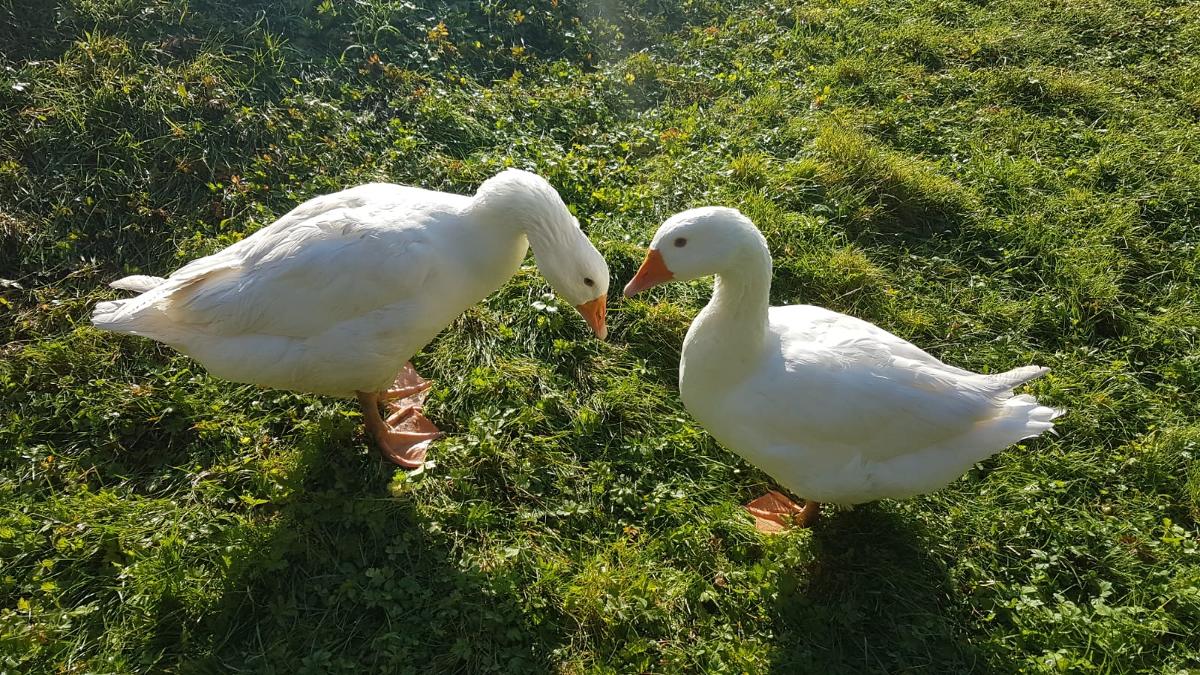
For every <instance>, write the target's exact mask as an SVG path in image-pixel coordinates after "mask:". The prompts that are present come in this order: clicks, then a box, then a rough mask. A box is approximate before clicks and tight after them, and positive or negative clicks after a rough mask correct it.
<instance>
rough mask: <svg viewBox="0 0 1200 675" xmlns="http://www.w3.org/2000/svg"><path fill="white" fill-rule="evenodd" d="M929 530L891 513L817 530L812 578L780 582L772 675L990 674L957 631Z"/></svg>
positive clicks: (871, 510)
mask: <svg viewBox="0 0 1200 675" xmlns="http://www.w3.org/2000/svg"><path fill="white" fill-rule="evenodd" d="M926 540H927V538H926V537H925V536H924V532H923V528H921V527H920V525H919V524H918V523H916V522H915V521H913V520H912V519H911V518H907V517H905V516H904V515H902V514H900V513H897V512H895V511H893V510H891V509H890V508H889V507H888V506H886V505H880V504H869V505H866V506H862V507H859V508H856V509H854V510H851V511H844V512H840V513H837V514H836V515H833V517H831V518H828V519H826V520H825V521H824V522H823V523H821V524H820V525H818V526H817V527H816V528H815V529H814V530H813V539H812V544H811V550H812V553H813V558H812V561H811V563H810V564H809V565H808V566H807V569H801V570H794V571H793V572H792V574H791V575H788V576H784V577H783V578H781V581H780V592H779V599H778V604H777V611H776V622H775V623H776V625H775V628H776V634H777V635H778V636H779V639H778V640H777V644H778V645H780V648H779V649H778V651H777V652H776V654H775V655H774V658H773V660H772V664H771V672H774V673H797V672H822V673H868V672H871V673H875V672H878V673H897V672H914V671H920V672H953V673H968V672H969V673H984V672H993V671H990V670H988V667H987V666H986V665H985V664H984V663H983V658H982V656H981V655H980V654H979V653H978V652H977V650H976V649H975V648H974V647H973V646H972V645H971V643H970V642H969V640H968V639H967V636H966V631H965V630H963V629H962V628H961V627H960V626H959V625H957V621H956V617H955V615H954V614H955V611H956V610H955V609H954V608H955V602H954V601H953V599H952V598H951V597H950V596H951V589H950V583H951V582H950V580H949V576H948V572H947V569H946V567H945V565H944V564H943V563H942V561H940V560H938V559H936V558H935V557H934V556H932V555H931V554H930V553H929V551H928V550H927V546H926V545H925V544H924V543H923V542H924V541H926Z"/></svg>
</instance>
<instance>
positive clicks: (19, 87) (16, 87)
mask: <svg viewBox="0 0 1200 675" xmlns="http://www.w3.org/2000/svg"><path fill="white" fill-rule="evenodd" d="M28 86H29V83H28V82H14V83H13V86H12V88H13V91H25V87H28Z"/></svg>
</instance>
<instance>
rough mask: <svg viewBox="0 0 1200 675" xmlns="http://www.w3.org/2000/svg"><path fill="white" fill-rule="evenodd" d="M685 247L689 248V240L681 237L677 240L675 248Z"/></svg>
mask: <svg viewBox="0 0 1200 675" xmlns="http://www.w3.org/2000/svg"><path fill="white" fill-rule="evenodd" d="M684 246H687V238H685V237H679V238H678V239H676V240H675V248H683V247H684Z"/></svg>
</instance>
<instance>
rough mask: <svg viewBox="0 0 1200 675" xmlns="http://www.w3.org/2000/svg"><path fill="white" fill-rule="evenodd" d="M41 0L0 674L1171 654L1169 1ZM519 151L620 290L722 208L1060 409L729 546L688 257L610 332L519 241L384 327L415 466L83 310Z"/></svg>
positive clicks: (1, 444)
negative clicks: (434, 331) (840, 507)
mask: <svg viewBox="0 0 1200 675" xmlns="http://www.w3.org/2000/svg"><path fill="white" fill-rule="evenodd" d="M34 4H41V3H24V2H20V1H19V0H0V52H3V59H2V60H3V63H4V65H6V66H7V68H6V69H4V70H3V71H0V107H2V108H3V110H4V115H3V117H2V118H0V125H3V126H0V276H2V277H4V278H6V279H10V280H16V281H18V282H19V284H20V287H14V286H11V285H6V286H4V287H3V288H0V293H2V295H0V312H2V313H3V314H2V316H3V317H4V318H3V319H2V320H0V344H4V346H3V347H2V350H3V360H2V361H0V397H2V401H0V559H3V560H4V561H5V565H4V567H3V572H0V575H2V576H0V671H4V670H11V671H25V672H39V671H43V672H44V671H51V670H58V669H66V670H73V671H74V670H79V671H83V670H88V671H144V670H147V669H161V670H182V671H188V672H190V671H221V670H225V669H229V668H233V667H245V668H247V669H251V670H257V671H262V672H297V671H298V672H312V673H323V672H361V671H362V670H363V669H366V670H375V671H386V672H405V671H406V670H407V671H415V670H427V669H432V670H436V671H479V670H488V669H496V670H513V671H528V670H529V669H539V670H540V669H545V668H554V669H558V670H561V671H565V672H580V671H586V670H599V671H604V670H611V671H620V672H634V671H639V670H640V671H666V672H672V671H683V670H701V669H703V670H708V671H717V670H741V671H762V670H767V669H775V670H777V671H779V672H797V671H804V670H809V671H813V672H864V671H889V672H895V671H899V670H906V669H910V670H924V671H931V672H938V671H941V672H946V671H951V672H963V671H968V670H974V671H979V672H1018V671H1025V672H1055V671H1072V672H1092V671H1096V672H1132V671H1135V670H1144V671H1150V672H1164V673H1173V672H1176V671H1178V670H1179V669H1181V668H1186V667H1193V668H1194V667H1200V638H1198V637H1197V635H1200V631H1197V628H1196V627H1197V625H1200V551H1198V546H1200V545H1198V542H1197V537H1198V535H1200V529H1198V526H1197V516H1198V515H1200V470H1198V469H1196V468H1194V467H1195V465H1194V459H1193V456H1194V454H1195V453H1196V452H1197V450H1198V449H1200V424H1197V422H1196V420H1197V419H1198V418H1200V403H1198V401H1200V398H1198V397H1197V389H1198V388H1200V354H1198V351H1197V330H1198V328H1200V306H1198V303H1200V268H1198V261H1200V254H1198V253H1197V248H1196V246H1197V240H1198V238H1200V223H1198V218H1200V217H1198V215H1197V214H1198V213H1200V80H1198V79H1197V75H1196V73H1197V72H1200V6H1197V5H1196V4H1195V3H1188V2H1169V1H1158V2H1155V1H1149V0H1131V1H1129V2H1123V3H1110V2H1104V1H1101V0H1013V1H1011V2H999V1H998V0H993V1H991V2H988V1H987V0H978V1H976V2H966V1H962V0H902V1H897V2H885V1H884V0H851V1H846V2H833V1H832V0H814V1H812V2H800V1H793V0H783V1H781V2H778V3H776V4H763V3H744V6H741V7H739V6H722V3H718V2H716V1H715V0H713V1H711V2H707V3H706V2H703V1H693V0H684V1H683V2H677V1H675V0H666V1H664V2H653V3H651V2H647V3H646V4H642V5H630V4H627V3H622V2H617V3H597V4H595V5H586V6H577V5H576V4H574V3H573V2H570V1H568V0H561V2H553V1H552V2H543V1H541V0H538V1H537V2H533V3H531V4H526V3H511V2H507V1H506V0H501V1H500V2H496V3H491V4H489V5H488V7H490V8H491V9H490V10H488V11H484V10H481V9H479V8H478V7H476V8H475V9H469V7H470V4H469V3H457V2H454V3H449V4H446V5H437V6H436V7H435V8H432V9H429V10H418V9H415V8H414V7H413V6H412V5H409V4H407V3H402V2H398V1H395V0H370V1H368V2H358V3H348V2H347V3H340V2H326V3H319V2H298V1H293V2H286V3H275V5H276V9H273V10H271V11H269V12H267V13H266V14H262V13H260V12H261V10H262V9H263V7H265V6H266V4H267V3H265V2H251V3H234V2H228V3H220V2H215V1H213V0H192V1H190V2H184V0H63V1H62V2H59V3H53V4H56V5H57V7H51V8H44V9H30V8H29V6H30V5H34ZM46 4H51V3H46ZM280 5H283V6H287V7H288V8H289V11H288V12H287V15H286V16H283V14H284V13H283V12H282V11H281V10H279V9H278V7H279V6H280ZM601 7H603V8H604V11H603V12H600V8H601ZM464 8H467V9H464ZM439 21H444V24H443V25H441V26H439ZM643 46H648V49H647V50H645V51H641V52H638V51H637V50H638V49H639V48H641V47H643ZM372 55H378V58H372ZM21 83H24V84H21ZM509 163H512V164H516V165H519V166H523V167H527V168H531V169H535V170H537V171H540V172H541V173H543V174H544V175H546V176H547V177H548V178H550V179H551V180H552V181H553V182H554V183H555V185H557V186H558V187H559V189H560V190H561V192H562V194H563V196H564V198H565V199H566V200H567V201H568V203H570V204H571V205H572V207H573V208H574V209H575V210H576V211H577V213H578V215H579V216H580V219H581V221H582V222H583V223H584V224H585V227H586V228H587V229H588V231H589V232H590V233H591V235H592V237H593V239H594V240H595V241H596V242H597V243H598V245H599V246H600V247H601V248H602V250H603V251H604V253H605V254H606V255H607V256H608V257H609V260H610V263H611V265H612V269H613V272H614V279H615V281H616V282H617V283H616V284H615V287H616V288H619V287H620V284H621V283H623V281H624V280H625V279H627V278H628V277H629V276H630V275H631V274H632V271H633V269H634V268H635V266H636V264H637V263H638V261H639V259H640V255H641V252H640V248H641V246H642V245H644V243H645V240H646V238H647V237H648V235H649V234H650V233H651V232H653V230H654V228H655V227H656V226H657V223H658V222H659V220H660V219H661V218H663V217H665V216H666V215H669V214H670V213H672V212H674V211H675V210H678V209H681V208H684V207H688V206H695V205H701V204H709V203H720V204H727V205H733V206H738V207H740V208H742V209H743V210H744V211H745V212H746V213H748V214H749V215H751V216H752V217H753V218H754V219H755V221H756V222H757V223H758V224H759V226H760V227H761V228H762V229H763V231H764V232H765V233H766V235H767V237H768V239H769V240H770V243H771V247H772V251H773V253H774V255H775V257H776V275H775V287H774V290H773V300H774V301H775V302H776V303H788V302H801V301H802V302H812V303H817V304H821V305H825V306H828V307H831V308H834V309H838V310H842V311H847V312H850V313H853V314H855V315H856V316H860V317H863V318H865V319H869V320H872V321H875V322H877V323H879V324H880V325H882V326H884V327H886V328H888V329H891V330H893V331H895V332H897V333H898V334H900V335H903V336H905V337H908V338H910V339H912V340H914V341H916V342H917V343H918V344H921V345H923V346H925V347H927V348H929V349H931V350H932V351H933V352H934V353H936V354H938V355H939V356H942V357H944V358H945V359H946V360H948V361H950V362H952V363H954V364H957V365H961V366H965V367H970V368H973V369H977V370H982V371H998V370H1003V369H1007V368H1009V367H1012V366H1015V365H1020V364H1025V363H1039V364H1044V365H1048V366H1051V367H1052V368H1053V369H1054V371H1053V373H1052V374H1051V375H1050V376H1048V377H1047V378H1045V379H1044V380H1042V381H1039V382H1038V383H1036V384H1035V385H1034V386H1033V387H1032V391H1033V393H1036V394H1037V395H1038V396H1039V397H1042V398H1043V399H1044V400H1046V401H1048V402H1050V403H1052V404H1054V405H1059V406H1064V407H1066V408H1068V409H1069V410H1070V413H1069V415H1068V416H1067V417H1065V418H1063V419H1062V420H1061V425H1060V430H1061V436H1059V437H1058V438H1048V439H1042V440H1038V441H1036V442H1031V443H1028V444H1026V445H1023V446H1019V447H1016V448H1014V449H1012V450H1009V451H1007V452H1005V453H1003V454H1002V455H1000V456H999V457H996V458H994V459H992V460H989V461H987V462H984V463H982V464H980V465H978V466H977V467H976V469H974V470H973V471H971V472H970V473H969V474H968V475H967V476H966V477H965V478H964V479H963V480H961V481H958V482H956V483H955V484H954V485H952V486H951V487H949V488H947V489H946V490H944V491H942V492H940V493H939V494H936V495H933V496H930V497H927V498H922V499H916V500H912V501H909V502H904V503H881V504H875V505H869V506H866V507H860V508H858V509H855V510H853V511H846V512H841V513H835V514H833V516H832V517H831V518H829V519H828V520H827V521H826V522H825V523H824V524H823V525H821V526H820V527H818V528H816V529H815V530H814V531H811V532H809V531H804V532H795V533H792V534H789V535H786V536H782V537H778V538H774V539H764V538H761V537H759V536H757V535H756V534H755V533H754V532H753V530H752V529H751V528H750V526H749V524H748V522H747V519H746V518H745V517H744V516H743V515H741V513H740V512H739V510H738V508H737V505H738V504H739V503H740V502H742V501H744V500H746V499H747V498H750V497H751V496H753V495H755V494H757V493H759V492H760V491H761V490H762V489H763V488H764V487H765V484H766V483H765V478H764V477H763V476H762V475H761V474H759V473H757V472H756V471H754V470H753V469H752V468H751V467H749V466H747V465H746V464H744V463H742V462H740V461H739V460H738V459H736V458H735V457H733V456H732V455H731V454H729V453H727V452H725V451H723V450H722V449H720V448H719V447H717V446H716V445H715V444H714V442H713V441H712V440H711V439H710V438H708V437H707V436H706V435H705V434H704V433H703V432H702V431H700V430H699V429H698V428H697V427H696V426H695V424H694V423H693V422H692V421H691V420H690V419H689V418H688V417H687V416H686V414H685V413H684V412H683V410H682V408H681V407H680V405H679V403H678V402H677V400H676V398H675V386H674V381H675V376H676V365H675V364H676V362H677V358H678V345H679V343H680V340H681V338H682V335H683V333H684V331H685V330H686V327H687V324H688V321H689V318H690V317H691V316H692V315H693V314H694V312H695V311H696V309H697V308H698V307H699V306H700V305H701V304H702V303H703V302H704V300H705V298H706V295H707V292H708V285H707V283H696V284H693V285H692V286H690V287H682V286H675V287H674V288H670V289H666V290H662V291H659V292H656V293H652V294H651V295H650V298H649V300H647V301H635V302H619V301H618V302H615V303H614V304H615V306H614V307H613V310H612V312H611V313H610V319H611V327H612V331H611V333H612V338H611V339H610V342H609V343H607V344H601V343H598V342H596V341H594V340H589V339H587V337H586V335H585V328H584V327H583V324H582V322H581V321H579V320H577V318H575V317H573V316H570V312H569V308H565V311H560V312H550V311H539V310H537V309H535V308H534V307H533V306H532V304H531V303H532V301H534V300H536V299H538V297H539V296H540V295H541V294H543V293H545V292H546V291H547V287H546V284H545V282H544V281H543V280H542V279H541V277H540V276H538V275H537V273H536V271H535V270H533V269H532V268H528V269H526V270H525V271H523V272H522V273H521V274H519V275H518V276H517V278H516V279H515V280H514V281H513V282H512V283H510V284H508V285H507V286H506V287H505V288H503V289H502V290H501V291H500V292H499V293H497V294H496V295H494V296H493V297H492V298H490V299H489V300H488V301H487V302H486V303H485V304H484V305H482V306H480V307H477V308H474V309H472V310H470V311H468V312H467V313H466V314H465V315H464V316H463V317H462V318H461V319H460V320H459V321H457V322H456V323H455V324H454V326H452V327H451V329H450V330H448V331H446V333H444V334H443V335H442V336H441V337H440V338H439V339H438V340H437V341H436V342H435V343H434V344H433V345H431V346H430V347H429V348H428V349H426V350H425V351H424V352H423V353H422V354H421V355H419V357H418V358H417V359H416V360H417V364H418V366H419V368H420V369H421V370H422V372H425V373H426V374H428V375H430V376H432V377H434V378H435V379H436V380H437V385H438V386H437V387H436V389H435V393H434V394H433V397H432V398H431V405H430V415H431V417H433V418H434V419H436V420H437V421H438V423H439V424H440V425H441V426H442V427H443V428H445V429H447V430H449V431H451V432H452V435H451V437H450V438H449V439H448V440H446V441H444V442H441V443H440V444H439V445H437V446H436V449H435V451H434V453H433V456H434V457H435V458H436V459H437V466H436V468H433V469H432V470H430V471H427V472H425V473H423V474H421V475H417V476H408V477H406V476H404V475H403V474H395V473H394V472H393V471H392V469H391V468H389V467H381V466H380V464H379V462H378V461H377V460H375V459H374V458H373V457H372V456H370V455H369V454H368V453H367V449H366V448H367V443H366V441H365V439H364V438H363V436H362V434H361V431H360V429H359V427H358V416H357V414H356V413H355V412H354V408H353V406H352V405H350V404H349V403H348V402H342V401H333V400H327V399H319V398H314V397H310V396H304V395H297V394H291V393H283V392H277V391H259V390H257V389H254V388H252V387H244V386H238V385H233V384H229V383H226V382H221V381H217V380H214V379H213V378H210V377H209V376H207V375H206V374H205V373H204V371H203V370H202V369H201V368H199V367H198V366H196V365H195V364H194V363H192V362H190V361H189V360H187V359H185V358H183V357H180V356H178V355H177V354H174V353H173V352H171V351H170V350H169V349H166V348H162V347H159V346H156V345H154V344H151V343H149V342H147V341H144V340H140V339H133V338H121V337H115V336H111V335H104V334H100V333H98V332H96V331H94V330H92V329H91V328H89V327H88V325H87V316H88V313H89V307H90V306H91V305H92V304H93V303H94V302H95V301H97V300H99V299H102V298H105V297H111V294H110V293H109V292H108V291H106V290H103V284H104V283H105V282H106V281H107V280H110V279H112V278H114V277H115V276H117V275H119V274H122V273H126V272H134V271H140V272H145V273H164V272H167V271H169V270H170V269H172V268H174V267H176V266H177V265H178V264H180V263H181V262H182V261H184V260H186V259H188V258H191V257H194V256H196V255H199V254H202V253H205V252H209V251H212V250H215V249H216V248H218V247H220V246H222V245H225V244H228V243H230V242H232V241H235V240H237V239H238V238H240V237H242V236H244V235H245V234H246V233H248V232H250V231H253V230H254V229H255V228H257V227H261V226H262V225H264V224H266V223H269V222H270V221H271V220H272V219H273V218H274V217H275V216H276V215H278V214H280V213H282V212H283V211H285V210H287V209H288V208H290V207H291V206H292V205H294V204H295V203H297V202H298V201H299V200H301V199H303V198H305V197H308V196H311V195H313V194H317V193H321V192H325V191H329V190H332V189H336V188H339V187H342V186H344V185H348V184H353V183H357V182H361V181H366V180H375V179H383V180H394V181H397V182H412V183H418V184H421V185H425V186H428V187H433V188H443V189H451V190H458V191H463V192H469V191H470V190H472V189H473V188H474V186H476V185H477V184H478V183H479V182H480V181H481V180H482V179H483V178H485V177H486V176H488V175H490V174H491V173H493V172H495V171H496V170H497V169H499V168H500V167H502V166H505V165H506V164H509ZM552 304H553V303H552Z"/></svg>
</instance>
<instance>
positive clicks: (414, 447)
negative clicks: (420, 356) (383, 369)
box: [358, 363, 443, 469]
mask: <svg viewBox="0 0 1200 675" xmlns="http://www.w3.org/2000/svg"><path fill="white" fill-rule="evenodd" d="M430 385H431V383H430V382H429V381H427V380H425V379H424V378H422V377H421V376H420V375H418V374H417V371H416V370H414V369H413V367H412V364H411V363H406V364H404V370H402V371H400V374H399V375H397V376H396V380H395V381H394V382H393V383H392V387H391V388H390V389H387V390H385V391H381V392H377V393H369V392H359V393H358V401H359V403H360V404H361V405H362V409H363V416H364V419H365V421H366V425H367V431H368V432H370V433H371V435H372V436H373V437H374V438H375V443H376V445H378V446H379V451H380V453H381V454H382V455H383V457H384V459H386V460H388V461H390V462H392V463H393V464H398V465H400V466H402V467H404V468H405V469H416V468H419V467H420V466H421V465H422V464H424V463H425V454H426V452H427V451H428V449H429V444H430V443H432V442H433V441H434V440H436V439H438V438H441V437H442V435H443V434H442V432H441V431H440V430H439V429H438V428H437V426H436V425H435V424H434V423H433V422H431V421H429V418H428V417H425V415H423V414H421V404H422V402H424V400H425V396H426V392H427V390H428V389H429V387H430ZM381 401H383V402H387V406H388V413H389V414H388V416H387V419H386V420H385V419H383V417H382V416H380V414H379V403H380V402H381Z"/></svg>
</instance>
